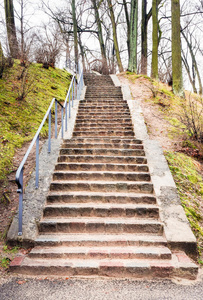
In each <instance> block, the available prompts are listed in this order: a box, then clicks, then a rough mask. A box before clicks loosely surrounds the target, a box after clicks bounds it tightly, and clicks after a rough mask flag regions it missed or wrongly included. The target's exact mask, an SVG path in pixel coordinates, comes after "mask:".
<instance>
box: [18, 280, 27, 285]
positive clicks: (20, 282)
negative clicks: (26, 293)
mask: <svg viewBox="0 0 203 300" xmlns="http://www.w3.org/2000/svg"><path fill="white" fill-rule="evenodd" d="M24 283H26V281H25V280H19V281H17V284H24Z"/></svg>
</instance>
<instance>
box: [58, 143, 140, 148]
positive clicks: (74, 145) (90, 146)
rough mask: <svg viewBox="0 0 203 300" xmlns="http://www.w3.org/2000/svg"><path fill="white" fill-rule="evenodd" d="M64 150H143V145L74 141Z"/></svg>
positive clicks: (66, 144) (65, 145)
mask: <svg viewBox="0 0 203 300" xmlns="http://www.w3.org/2000/svg"><path fill="white" fill-rule="evenodd" d="M62 148H71V149H74V148H76V149H120V150H124V149H126V150H127V149H129V150H130V149H134V150H135V149H138V150H140V149H143V145H142V144H121V143H115V144H113V143H111V144H96V143H92V144H87V143H73V142H72V141H71V142H69V143H63V144H62Z"/></svg>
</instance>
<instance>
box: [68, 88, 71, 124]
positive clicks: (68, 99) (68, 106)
mask: <svg viewBox="0 0 203 300" xmlns="http://www.w3.org/2000/svg"><path fill="white" fill-rule="evenodd" d="M70 105H71V104H70V93H69V99H68V107H69V119H70V115H71V111H70V110H71V106H70Z"/></svg>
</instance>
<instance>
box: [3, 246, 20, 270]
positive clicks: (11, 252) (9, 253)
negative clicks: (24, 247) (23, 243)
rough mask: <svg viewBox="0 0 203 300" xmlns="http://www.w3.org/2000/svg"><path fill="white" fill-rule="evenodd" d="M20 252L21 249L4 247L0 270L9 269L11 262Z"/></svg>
mask: <svg viewBox="0 0 203 300" xmlns="http://www.w3.org/2000/svg"><path fill="white" fill-rule="evenodd" d="M18 251H19V247H17V246H15V247H10V248H9V247H8V246H7V245H4V246H3V251H2V253H1V254H0V268H2V269H8V267H9V264H10V261H11V260H12V259H13V258H14V256H15V254H16V253H17V252H18Z"/></svg>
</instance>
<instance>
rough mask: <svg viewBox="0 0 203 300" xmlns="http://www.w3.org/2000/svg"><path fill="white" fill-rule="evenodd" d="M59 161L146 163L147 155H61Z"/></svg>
mask: <svg viewBox="0 0 203 300" xmlns="http://www.w3.org/2000/svg"><path fill="white" fill-rule="evenodd" d="M58 162H77V163H79V162H85V163H93V162H94V163H119V164H131V165H134V164H146V163H147V159H146V157H144V156H143V157H142V156H108V155H81V154H80V155H60V156H59V157H58Z"/></svg>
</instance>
